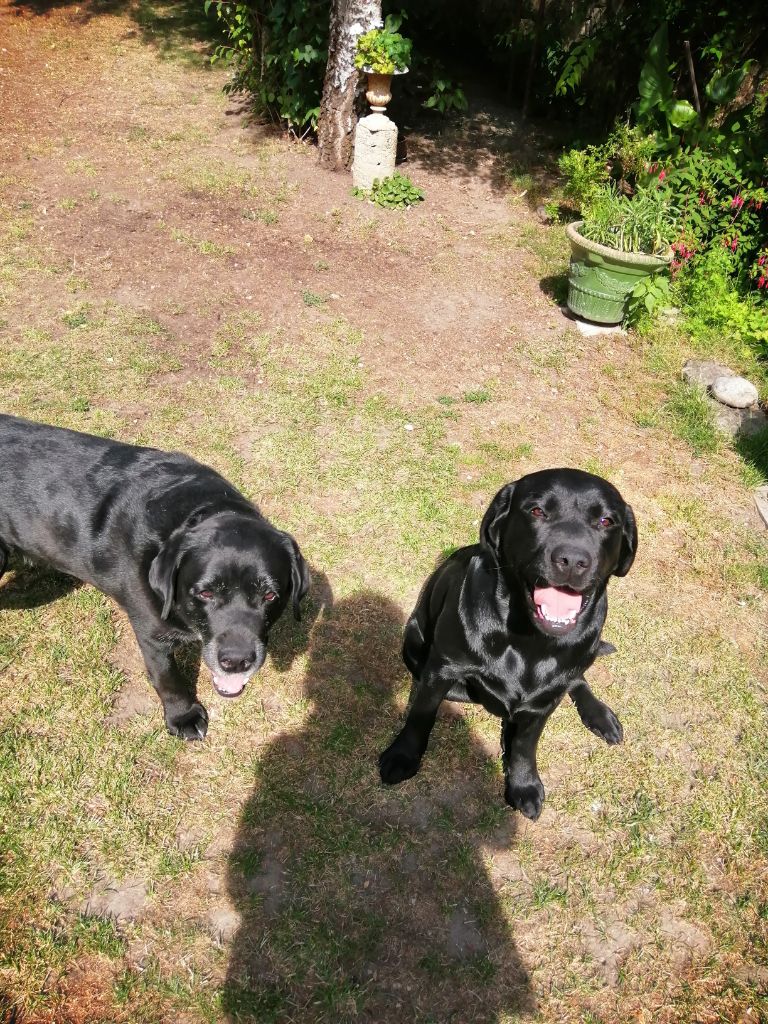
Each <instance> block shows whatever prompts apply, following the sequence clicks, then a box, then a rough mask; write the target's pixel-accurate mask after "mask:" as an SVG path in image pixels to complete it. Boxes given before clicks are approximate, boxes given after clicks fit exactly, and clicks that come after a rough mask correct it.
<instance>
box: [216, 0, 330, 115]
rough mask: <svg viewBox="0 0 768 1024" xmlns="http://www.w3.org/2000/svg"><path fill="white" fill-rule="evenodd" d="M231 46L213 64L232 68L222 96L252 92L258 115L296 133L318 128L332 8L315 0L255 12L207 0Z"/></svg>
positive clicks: (226, 0)
mask: <svg viewBox="0 0 768 1024" xmlns="http://www.w3.org/2000/svg"><path fill="white" fill-rule="evenodd" d="M211 8H213V9H214V11H215V13H216V17H217V18H218V19H219V21H220V22H221V23H222V24H223V26H224V29H225V31H226V34H227V38H228V42H227V43H225V44H223V45H221V46H217V47H216V49H215V51H214V54H213V57H212V58H211V62H212V63H214V62H216V61H227V62H229V63H231V64H232V66H233V69H234V73H233V76H232V80H231V81H230V82H228V83H227V85H225V87H224V91H225V92H228V93H231V92H248V93H250V94H251V96H252V97H253V101H254V104H255V106H256V108H257V110H259V112H260V113H263V114H266V115H267V116H269V117H271V118H272V119H273V120H275V121H279V122H282V123H284V124H286V125H287V126H288V128H289V129H290V130H291V131H293V132H295V133H298V132H300V131H303V130H306V129H307V128H308V127H311V128H314V127H315V126H316V125H317V118H318V115H319V113H320V95H321V92H322V87H323V75H324V74H325V64H326V61H327V58H328V50H327V47H328V24H329V19H328V7H327V5H326V4H322V3H319V2H317V0H268V2H267V3H265V4H263V5H260V6H259V8H258V9H257V8H256V7H254V6H253V5H252V4H249V3H235V2H232V0H205V10H206V12H208V11H209V10H210V9H211Z"/></svg>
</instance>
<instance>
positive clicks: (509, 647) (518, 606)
mask: <svg viewBox="0 0 768 1024" xmlns="http://www.w3.org/2000/svg"><path fill="white" fill-rule="evenodd" d="M636 548H637V528H636V526H635V517H634V515H633V513H632V509H631V508H630V507H629V505H627V504H626V502H625V501H624V500H623V499H622V497H621V495H620V494H619V492H618V491H617V490H616V488H615V487H613V486H612V485H611V484H609V483H607V482H606V481H605V480H602V479H601V478H600V477H597V476H593V475H592V474H591V473H582V472H581V471H580V470H575V469H552V470H543V471H542V472H539V473H531V474H530V475H529V476H525V477H523V478H522V479H521V480H518V481H517V482H516V483H511V484H507V485H506V487H503V488H502V489H501V490H500V491H499V493H498V494H497V495H496V497H495V498H494V499H493V501H492V503H491V506H490V508H489V509H488V511H487V512H486V514H485V517H484V518H483V522H482V524H481V527H480V543H479V544H473V545H472V546H471V547H466V548H461V549H460V550H459V551H457V552H455V554H453V555H451V556H450V558H448V559H447V560H446V561H445V562H444V563H443V564H442V565H441V566H440V567H439V568H438V569H437V570H436V571H435V572H434V573H433V575H432V576H431V577H430V578H429V579H428V580H427V583H426V585H425V587H424V589H423V591H422V593H421V596H420V598H419V601H418V604H417V605H416V608H415V610H414V612H413V614H412V615H411V618H410V619H409V620H408V623H407V625H406V627H405V639H404V644H403V660H404V661H405V664H406V665H407V666H408V669H409V670H410V672H411V674H412V675H413V680H414V682H413V688H412V690H411V700H410V704H409V708H408V713H407V717H406V720H405V725H404V726H403V729H402V730H401V732H400V733H399V735H398V736H397V738H396V739H395V740H394V742H393V743H392V744H391V745H390V746H389V747H388V748H387V750H385V751H384V753H383V754H382V755H381V757H380V759H379V767H380V770H381V778H382V781H383V782H386V783H390V784H394V783H397V782H402V781H403V779H408V778H410V777H411V776H412V775H415V774H416V772H417V771H418V770H419V764H420V763H421V758H422V755H423V754H424V751H425V750H426V747H427V742H428V740H429V734H430V732H431V731H432V726H433V725H434V722H435V717H436V715H437V709H438V706H439V705H440V702H441V701H442V700H446V699H447V700H456V701H469V702H471V703H475V704H482V706H483V707H484V708H485V709H486V710H487V711H490V712H491V714H494V715H497V716H498V717H499V718H501V720H502V733H501V736H502V740H501V742H502V751H503V753H502V763H503V765H504V777H505V789H504V796H505V798H506V801H507V803H508V804H511V806H512V807H516V808H517V809H518V810H520V811H522V813H523V814H524V815H525V816H526V817H528V818H532V819H534V820H535V819H536V818H538V816H539V814H540V813H541V806H542V802H543V800H544V787H543V786H542V784H541V779H540V778H539V774H538V771H537V769H536V745H537V743H538V740H539V737H540V736H541V733H542V730H543V729H544V725H545V723H546V721H547V719H548V718H549V716H550V715H551V714H552V712H553V711H554V710H555V708H556V707H557V705H558V704H559V703H560V701H561V700H562V698H563V696H564V695H565V694H566V693H570V695H571V697H572V698H573V700H574V702H575V703H576V706H577V708H578V711H579V714H580V716H581V719H582V721H583V722H584V724H585V725H586V726H587V728H588V729H590V730H591V731H592V732H594V733H596V734H597V735H598V736H600V737H602V738H603V739H604V740H605V741H606V742H607V743H620V742H621V740H622V738H623V732H622V728H621V723H620V722H619V720H618V718H617V717H616V716H615V715H614V713H613V712H612V711H611V709H610V708H609V707H608V706H607V705H605V704H603V703H602V701H599V700H598V699H597V698H596V697H595V696H594V694H593V693H592V691H591V690H590V688H589V686H588V685H587V683H586V680H585V679H584V678H583V674H584V672H585V671H586V670H587V669H588V668H589V667H590V665H592V663H593V662H594V660H595V658H596V657H597V656H598V655H599V654H603V653H608V652H609V651H610V650H612V649H613V648H611V647H610V646H609V645H608V644H602V643H601V640H600V632H601V630H602V628H603V624H604V623H605V616H606V612H607V609H608V602H607V597H606V585H607V583H608V579H609V577H610V576H611V575H614V576H625V575H626V574H627V573H628V572H629V569H630V567H631V565H632V562H633V561H634V558H635V551H636Z"/></svg>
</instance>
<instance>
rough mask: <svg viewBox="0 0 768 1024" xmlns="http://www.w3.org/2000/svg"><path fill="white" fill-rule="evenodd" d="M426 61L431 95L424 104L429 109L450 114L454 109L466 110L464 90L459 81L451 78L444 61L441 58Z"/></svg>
mask: <svg viewBox="0 0 768 1024" xmlns="http://www.w3.org/2000/svg"><path fill="white" fill-rule="evenodd" d="M425 63H426V64H427V67H428V74H429V82H428V84H427V91H428V92H429V96H427V98H426V99H425V100H424V103H423V104H422V106H425V107H427V108H428V109H429V110H436V111H437V112H438V113H439V114H449V113H451V111H454V110H456V111H458V110H466V109H467V105H468V104H467V97H466V96H465V95H464V90H463V89H462V88H461V86H460V85H459V83H458V82H455V81H453V80H452V79H451V78H450V76H449V75H448V72H447V71H446V70H445V68H444V67H443V65H442V63H441V62H440V61H439V60H428V61H427V62H425Z"/></svg>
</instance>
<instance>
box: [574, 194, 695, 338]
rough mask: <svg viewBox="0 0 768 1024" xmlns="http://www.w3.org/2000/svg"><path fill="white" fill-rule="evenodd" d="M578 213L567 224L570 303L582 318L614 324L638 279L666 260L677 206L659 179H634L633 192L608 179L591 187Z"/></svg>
mask: <svg viewBox="0 0 768 1024" xmlns="http://www.w3.org/2000/svg"><path fill="white" fill-rule="evenodd" d="M582 217H583V219H582V220H579V221H576V222H575V223H573V224H569V225H568V226H567V227H566V233H567V235H568V239H569V241H570V243H571V266H570V271H569V274H568V300H567V301H568V308H569V309H570V310H571V312H572V313H575V314H576V315H577V316H580V317H583V318H584V319H585V320H593V321H595V322H596V323H601V324H618V323H620V322H621V321H622V320H623V319H624V317H625V315H626V313H627V304H628V300H629V297H630V295H631V294H632V292H633V291H634V290H635V288H636V287H637V285H638V284H639V283H640V282H641V281H645V280H647V279H649V278H651V277H653V275H654V274H657V273H658V272H659V271H661V270H664V269H665V268H666V267H668V266H669V264H670V262H671V260H672V249H671V245H672V242H673V241H674V240H675V239H676V237H677V235H678V233H679V226H678V222H679V215H678V211H677V209H676V208H675V205H674V201H673V197H672V194H671V192H670V191H669V190H668V189H666V188H664V187H663V186H662V185H661V184H660V183H659V182H656V181H654V182H652V183H651V184H650V185H645V186H641V185H638V186H637V188H636V189H635V191H634V193H633V194H632V195H629V194H627V193H626V192H624V191H622V190H621V189H620V188H619V187H617V185H616V184H615V183H613V182H608V183H602V184H600V185H598V186H596V187H595V188H593V189H592V190H591V191H590V193H589V195H588V196H587V197H586V198H585V200H584V202H583V203H582Z"/></svg>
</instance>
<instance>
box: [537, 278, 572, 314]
mask: <svg viewBox="0 0 768 1024" xmlns="http://www.w3.org/2000/svg"><path fill="white" fill-rule="evenodd" d="M539 287H540V288H541V290H542V292H544V294H545V295H546V296H547V298H548V299H552V301H553V302H555V303H557V305H558V306H564V305H565V303H566V300H567V299H568V274H567V273H563V274H548V275H547V276H546V277H542V279H541V280H540V281H539Z"/></svg>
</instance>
